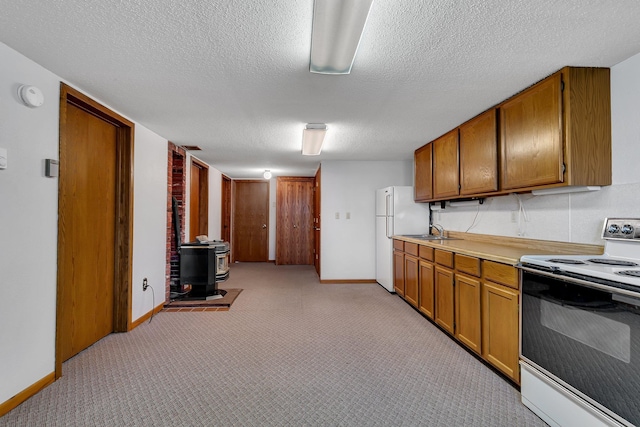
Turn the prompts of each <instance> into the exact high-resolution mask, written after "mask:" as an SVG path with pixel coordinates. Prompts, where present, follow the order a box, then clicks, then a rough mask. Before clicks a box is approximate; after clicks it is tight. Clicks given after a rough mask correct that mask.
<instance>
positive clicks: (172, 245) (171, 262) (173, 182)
mask: <svg viewBox="0 0 640 427" xmlns="http://www.w3.org/2000/svg"><path fill="white" fill-rule="evenodd" d="M186 160H187V156H186V152H185V150H184V149H183V148H180V147H178V146H176V145H175V144H173V143H171V142H169V162H168V163H169V166H168V167H167V183H168V185H167V263H166V271H165V301H166V302H169V299H170V294H171V291H172V290H174V291H177V292H181V291H182V289H180V265H179V262H180V259H179V255H178V251H177V247H178V242H176V239H175V233H174V231H173V210H172V205H171V201H172V200H171V199H172V197H175V198H176V200H177V201H178V206H179V208H178V211H179V213H180V234H181V237H180V238H181V241H182V242H184V236H185V234H184V225H185V218H184V200H185V190H186V182H187V173H186V170H185V167H186Z"/></svg>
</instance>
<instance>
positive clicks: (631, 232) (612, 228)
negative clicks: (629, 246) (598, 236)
mask: <svg viewBox="0 0 640 427" xmlns="http://www.w3.org/2000/svg"><path fill="white" fill-rule="evenodd" d="M602 238H603V239H617V240H634V241H637V242H640V218H606V219H605V220H604V227H603V229H602Z"/></svg>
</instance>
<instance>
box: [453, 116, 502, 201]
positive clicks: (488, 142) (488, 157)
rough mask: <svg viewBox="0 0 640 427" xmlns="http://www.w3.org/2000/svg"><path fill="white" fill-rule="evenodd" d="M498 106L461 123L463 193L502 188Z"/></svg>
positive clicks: (464, 194) (486, 191)
mask: <svg viewBox="0 0 640 427" xmlns="http://www.w3.org/2000/svg"><path fill="white" fill-rule="evenodd" d="M497 125H498V124H497V113H496V110H495V109H494V108H492V109H490V110H488V111H485V112H484V113H482V114H480V115H479V116H477V117H475V118H473V119H471V120H470V121H468V122H467V123H465V124H463V125H461V126H460V141H459V144H460V195H462V196H474V195H478V194H482V193H490V192H495V191H498V126H497Z"/></svg>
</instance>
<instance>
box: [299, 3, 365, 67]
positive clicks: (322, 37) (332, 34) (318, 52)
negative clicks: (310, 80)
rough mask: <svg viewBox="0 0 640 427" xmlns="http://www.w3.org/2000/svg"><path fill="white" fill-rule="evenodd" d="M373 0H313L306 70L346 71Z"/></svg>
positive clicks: (360, 36) (349, 65)
mask: <svg viewBox="0 0 640 427" xmlns="http://www.w3.org/2000/svg"><path fill="white" fill-rule="evenodd" d="M372 3H373V0H315V1H314V6H313V29H312V33H311V61H310V64H309V71H311V72H312V73H319V74H349V73H350V72H351V66H352V65H353V60H354V59H355V57H356V52H357V50H358V45H359V44H360V39H361V38H362V33H363V31H364V26H365V24H366V23H367V17H368V16H369V10H370V9H371V4H372Z"/></svg>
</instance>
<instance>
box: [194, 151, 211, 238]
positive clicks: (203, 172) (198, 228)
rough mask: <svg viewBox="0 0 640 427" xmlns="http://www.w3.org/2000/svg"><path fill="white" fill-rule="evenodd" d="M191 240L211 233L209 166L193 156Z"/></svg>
mask: <svg viewBox="0 0 640 427" xmlns="http://www.w3.org/2000/svg"><path fill="white" fill-rule="evenodd" d="M190 170H191V179H190V183H189V241H190V242H193V241H195V240H196V236H200V235H208V234H209V166H207V165H206V164H204V163H202V162H200V161H198V160H196V159H194V158H193V157H191V168H190Z"/></svg>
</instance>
